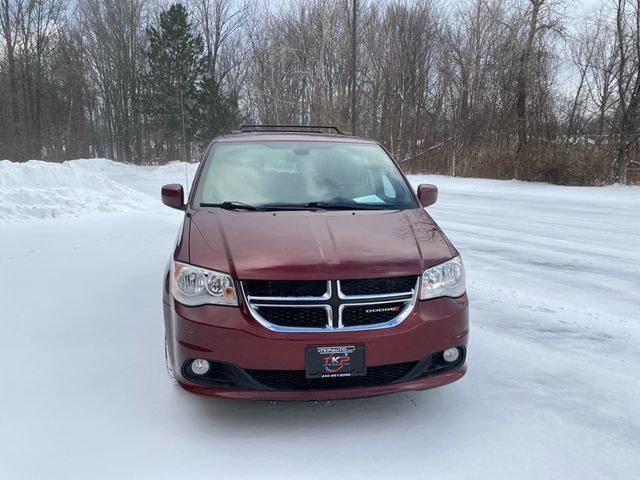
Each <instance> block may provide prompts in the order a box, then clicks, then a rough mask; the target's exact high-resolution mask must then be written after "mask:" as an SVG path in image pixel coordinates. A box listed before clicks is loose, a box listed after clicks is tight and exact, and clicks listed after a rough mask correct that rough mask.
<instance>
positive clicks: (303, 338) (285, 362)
mask: <svg viewBox="0 0 640 480" xmlns="http://www.w3.org/2000/svg"><path fill="white" fill-rule="evenodd" d="M164 314H165V328H166V334H167V340H168V348H169V357H170V359H171V360H170V361H171V363H172V366H173V371H174V372H175V376H176V380H177V381H178V383H179V384H180V386H182V387H183V388H185V389H186V390H189V391H191V392H194V393H198V394H203V395H211V396H217V397H225V398H239V399H253V400H276V399H282V400H304V399H309V400H311V399H314V400H320V399H332V398H351V397H366V396H374V395H385V394H388V393H394V392H401V391H408V390H424V389H428V388H433V387H437V386H441V385H445V384H447V383H451V382H454V381H456V380H458V379H460V378H461V377H462V376H463V375H464V374H465V372H466V364H465V363H464V351H466V346H467V338H468V328H469V321H468V302H467V298H466V295H465V296H463V297H461V298H457V299H452V298H438V299H433V300H428V301H418V302H416V305H415V307H414V309H413V311H412V312H411V313H410V315H409V316H408V317H407V318H406V319H405V320H404V321H403V322H402V323H401V324H399V325H397V326H395V327H391V328H384V329H379V330H363V331H353V332H340V331H330V332H313V333H299V332H296V333H285V332H274V331H271V330H268V329H266V328H265V327H263V326H262V325H260V324H259V323H258V322H257V321H256V320H255V319H253V318H252V316H251V314H250V313H249V311H248V309H247V308H246V306H245V305H244V304H241V305H240V306H239V307H223V306H213V305H206V306H201V307H185V306H183V305H180V304H178V303H175V302H173V301H172V304H166V303H165V304H164ZM354 343H358V344H365V345H366V349H367V353H366V363H367V369H368V370H369V369H371V371H372V372H375V371H376V369H377V371H382V370H383V368H386V367H397V366H399V365H404V366H407V367H406V368H407V371H406V372H404V374H403V375H400V376H398V375H396V377H393V378H392V379H391V377H389V378H390V379H391V380H390V381H389V382H387V383H385V382H383V383H382V384H371V382H366V381H365V382H360V383H359V382H355V383H349V382H345V383H343V384H336V388H335V389H333V388H332V387H330V388H327V385H324V386H319V387H318V388H315V387H314V386H313V385H314V383H313V382H322V381H323V380H322V379H318V380H314V381H311V382H307V383H305V382H303V381H301V379H300V375H301V374H302V375H303V374H304V369H305V364H304V363H305V348H306V347H307V346H333V345H350V344H354ZM451 347H461V348H462V349H463V356H462V358H461V360H460V362H458V363H456V364H454V365H453V366H452V367H451V368H448V369H447V368H444V369H433V371H430V372H429V371H427V370H428V369H427V370H425V369H424V368H422V367H425V365H426V363H425V362H427V363H428V362H432V363H433V361H434V358H435V357H434V356H433V355H432V354H434V352H441V351H443V350H445V349H447V348H451ZM194 358H204V359H207V360H209V361H212V362H215V365H217V366H218V367H219V370H225V369H230V371H233V374H231V373H229V375H227V376H226V377H224V376H223V377H224V378H223V380H225V381H226V383H225V381H215V380H214V381H207V380H206V379H203V380H199V379H197V378H194V376H193V375H189V371H188V370H187V367H186V365H187V363H186V362H187V361H188V360H190V359H194ZM421 362H422V363H421ZM421 368H422V370H420V369H421ZM265 372H266V373H265ZM425 372H426V373H425ZM269 373H271V374H273V375H267V376H266V377H265V374H269ZM400 373H403V372H400ZM245 374H247V375H248V379H247V376H245ZM281 374H282V375H281ZM274 375H275V376H276V377H277V378H282V377H283V376H284V377H286V378H294V379H295V380H296V381H295V383H294V384H292V385H291V386H288V384H287V383H286V382H283V381H278V382H273V381H265V380H264V379H265V378H268V377H273V376H274ZM354 378H363V377H354ZM229 379H233V380H234V381H228V380H229ZM354 385H355V386H354ZM358 385H364V386H358Z"/></svg>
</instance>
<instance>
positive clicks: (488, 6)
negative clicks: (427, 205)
mask: <svg viewBox="0 0 640 480" xmlns="http://www.w3.org/2000/svg"><path fill="white" fill-rule="evenodd" d="M574 6H575V4H574V3H571V2H568V1H566V0H564V1H563V0H461V1H460V2H448V1H444V0H442V1H439V0H408V1H400V0H384V1H375V0H292V1H290V2H269V1H268V0H262V1H259V2H255V1H253V2H252V1H246V0H186V1H185V3H182V4H181V3H168V2H152V1H151V0H0V158H10V159H14V160H27V159H32V158H44V159H49V160H63V159H70V158H78V157H92V156H105V157H109V158H113V159H116V160H119V161H126V162H133V163H139V164H145V163H150V162H165V161H170V160H176V159H182V160H191V159H197V157H198V155H200V154H201V152H202V151H203V149H204V148H205V147H206V145H207V144H208V142H209V141H210V140H211V139H212V138H213V137H214V136H215V135H217V134H220V133H223V132H227V131H229V130H231V129H233V128H234V127H237V126H238V125H239V124H241V123H243V122H250V123H272V124H283V123H293V124H309V123H313V124H332V125H336V126H338V127H340V128H342V129H345V130H353V133H355V134H357V135H363V136H368V137H373V138H375V139H377V140H379V141H381V142H382V143H383V144H384V145H385V146H386V147H387V148H388V149H389V150H390V151H391V152H392V154H393V155H394V156H395V158H396V159H397V160H398V161H400V162H401V164H402V166H403V168H404V169H405V170H407V171H410V172H431V173H443V174H453V175H463V176H480V177H493V178H519V179H526V180H542V181H551V182H558V183H566V184H603V183H610V182H612V181H618V182H620V183H627V182H629V181H634V180H636V181H637V180H638V177H640V175H639V172H640V163H639V155H640V148H639V147H640V135H639V134H638V132H639V131H640V124H639V118H638V109H639V103H640V72H639V59H640V36H639V34H638V28H639V25H640V0H605V1H604V2H603V3H602V4H601V5H598V6H596V7H594V8H593V9H591V10H584V9H576V8H574Z"/></svg>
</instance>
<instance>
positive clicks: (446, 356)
mask: <svg viewBox="0 0 640 480" xmlns="http://www.w3.org/2000/svg"><path fill="white" fill-rule="evenodd" d="M442 358H443V360H444V361H445V362H447V363H453V362H455V361H456V360H458V359H459V358H460V350H459V349H457V348H447V349H446V350H445V351H444V352H442Z"/></svg>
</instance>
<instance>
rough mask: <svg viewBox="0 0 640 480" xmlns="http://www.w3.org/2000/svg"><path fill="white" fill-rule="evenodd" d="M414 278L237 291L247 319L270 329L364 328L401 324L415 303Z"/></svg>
mask: <svg viewBox="0 0 640 480" xmlns="http://www.w3.org/2000/svg"><path fill="white" fill-rule="evenodd" d="M418 280H419V277H418V276H417V275H414V276H410V277H408V276H405V277H391V278H374V279H359V280H330V281H326V280H312V281H288V280H287V281H281V280H277V281H270V280H245V281H243V282H242V290H243V293H244V296H245V300H246V302H247V305H248V307H249V309H250V311H251V314H252V315H253V317H254V318H255V319H256V320H257V321H258V322H260V323H261V324H262V325H264V326H265V327H267V328H269V329H270V330H275V331H289V332H292V331H295V332H310V331H311V332H313V331H315V332H322V331H330V330H367V329H376V328H388V327H393V326H395V325H397V324H399V323H400V322H402V320H404V319H405V318H406V317H407V316H408V315H409V313H411V310H413V306H414V305H415V301H416V297H417V291H418ZM383 288H387V289H388V291H386V290H383ZM265 294H268V295H265Z"/></svg>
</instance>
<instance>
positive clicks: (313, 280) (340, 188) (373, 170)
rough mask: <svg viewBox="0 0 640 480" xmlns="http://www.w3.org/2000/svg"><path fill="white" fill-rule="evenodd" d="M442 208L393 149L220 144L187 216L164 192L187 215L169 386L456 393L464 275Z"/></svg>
mask: <svg viewBox="0 0 640 480" xmlns="http://www.w3.org/2000/svg"><path fill="white" fill-rule="evenodd" d="M331 129H333V130H331ZM328 131H332V132H333V133H328ZM436 197H437V189H436V187H434V186H433V185H426V184H424V185H419V186H418V189H417V194H416V193H414V192H413V191H412V188H411V185H410V184H409V182H408V181H407V179H406V177H405V176H404V175H403V174H402V172H401V171H400V168H399V167H398V165H397V164H396V163H395V162H394V160H393V159H392V158H391V156H390V155H389V153H388V152H387V151H386V150H385V149H384V147H382V145H380V144H379V143H377V142H375V141H372V140H367V139H363V138H357V137H352V136H349V135H344V134H341V133H340V131H339V130H337V129H335V128H333V127H313V126H305V127H299V126H295V127H283V126H279V127H270V126H246V127H243V128H242V129H241V130H240V131H237V132H234V133H231V134H229V135H225V136H222V137H219V138H217V139H215V140H214V141H213V142H212V143H211V145H210V146H209V148H208V149H207V152H206V153H205V155H204V158H203V160H202V162H201V163H200V166H199V168H198V171H197V174H196V176H195V179H194V181H193V187H192V189H191V192H190V194H189V198H188V200H187V202H186V203H185V200H184V193H183V189H182V186H180V185H176V184H172V185H165V186H164V187H163V188H162V201H163V202H164V203H165V204H166V205H168V206H170V207H173V208H177V209H181V210H184V211H185V215H184V221H183V223H182V227H181V229H180V233H179V235H178V239H177V243H176V246H175V249H174V251H173V254H172V255H171V259H170V262H169V265H168V266H167V270H166V272H165V277H164V289H163V290H164V291H163V304H164V320H165V333H166V356H167V366H168V369H169V373H170V374H171V375H172V376H174V378H175V380H176V381H177V383H178V384H179V385H180V386H181V387H183V388H185V389H186V390H189V391H191V392H194V393H199V394H203V395H212V396H217V397H226V398H240V399H268V400H277V399H287V400H295V399H300V400H302V399H316V400H317V399H331V398H348V397H365V396H373V395H384V394H388V393H394V392H401V391H408V390H424V389H427V388H432V387H437V386H440V385H444V384H447V383H451V382H454V381H456V380H458V379H459V378H461V377H462V376H463V375H464V374H465V371H466V364H465V356H466V348H467V337H468V330H469V320H468V302H467V296H466V291H465V274H464V266H463V263H462V260H461V258H460V255H459V253H458V251H457V250H456V249H455V248H454V247H453V245H452V244H451V242H450V241H449V240H448V239H447V237H446V236H445V235H444V233H442V231H441V230H440V228H439V227H438V225H437V224H436V223H435V222H434V221H433V219H432V218H431V217H430V216H429V214H428V213H427V212H426V211H425V209H424V207H426V206H429V205H431V204H433V203H434V202H435V201H436Z"/></svg>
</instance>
